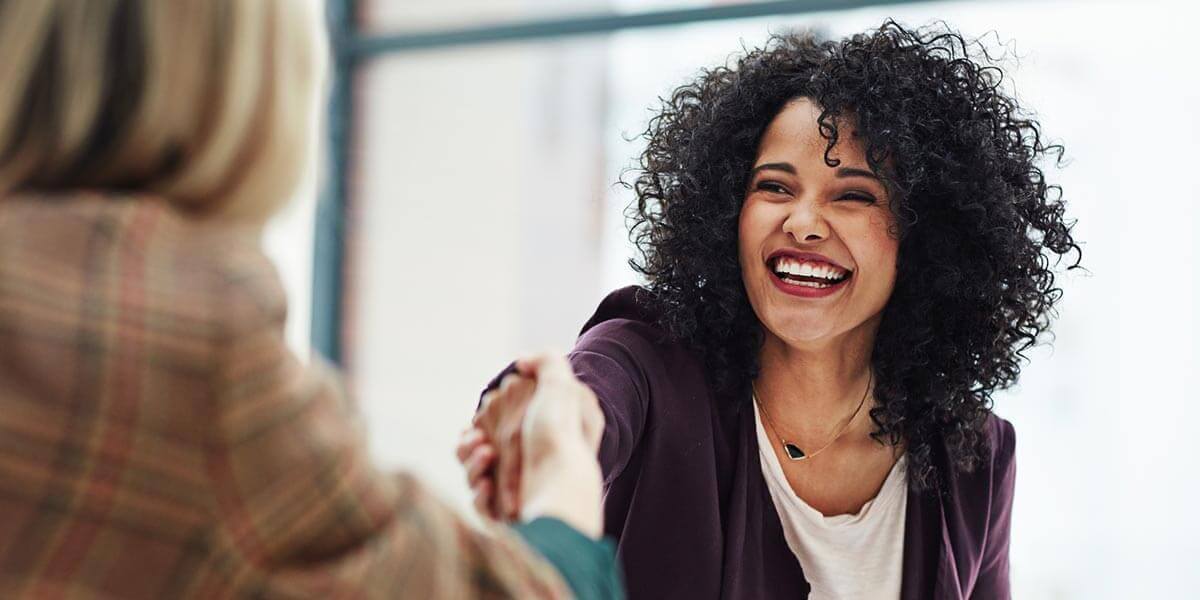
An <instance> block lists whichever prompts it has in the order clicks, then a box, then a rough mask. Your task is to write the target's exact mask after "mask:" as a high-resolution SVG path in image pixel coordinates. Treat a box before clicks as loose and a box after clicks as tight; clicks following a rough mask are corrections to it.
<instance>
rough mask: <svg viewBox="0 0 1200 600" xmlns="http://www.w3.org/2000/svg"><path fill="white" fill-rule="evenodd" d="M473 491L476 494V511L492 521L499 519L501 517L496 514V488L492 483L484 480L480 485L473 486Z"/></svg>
mask: <svg viewBox="0 0 1200 600" xmlns="http://www.w3.org/2000/svg"><path fill="white" fill-rule="evenodd" d="M471 489H472V490H473V491H474V492H475V498H474V503H475V510H477V511H479V514H481V515H484V516H487V517H490V518H492V519H495V518H497V517H498V516H499V515H497V514H496V509H495V502H494V500H495V487H494V484H493V483H492V481H491V480H490V479H484V480H482V481H480V482H479V484H478V485H475V486H472V487H471Z"/></svg>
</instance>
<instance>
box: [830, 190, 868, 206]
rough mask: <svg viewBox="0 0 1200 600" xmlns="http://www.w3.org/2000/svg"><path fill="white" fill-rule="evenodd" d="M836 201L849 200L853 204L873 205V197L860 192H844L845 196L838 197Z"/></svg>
mask: <svg viewBox="0 0 1200 600" xmlns="http://www.w3.org/2000/svg"><path fill="white" fill-rule="evenodd" d="M838 200H850V201H853V202H866V203H867V204H875V196H872V195H870V194H864V193H861V192H846V193H845V194H842V195H841V196H839V197H838Z"/></svg>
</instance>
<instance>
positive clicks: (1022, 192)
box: [463, 22, 1078, 599]
mask: <svg viewBox="0 0 1200 600" xmlns="http://www.w3.org/2000/svg"><path fill="white" fill-rule="evenodd" d="M1000 78H1001V72H1000V70H999V68H998V67H996V66H994V65H992V64H991V63H990V60H989V59H988V56H987V53H986V51H985V50H983V49H982V48H980V47H978V46H974V45H972V44H970V43H968V42H966V41H965V40H964V39H963V38H962V37H961V36H960V35H958V34H956V33H954V32H952V31H948V30H946V29H944V28H938V29H930V30H910V29H907V28H905V27H903V26H901V25H899V24H896V23H894V22H887V23H885V24H884V25H883V26H881V27H879V28H878V29H876V30H873V31H869V32H867V33H865V34H860V35H855V36H852V37H849V38H847V39H843V40H838V41H818V40H816V39H814V38H812V37H810V36H805V35H783V36H777V37H774V38H772V39H771V41H770V42H769V43H768V44H767V45H766V46H765V47H764V48H761V49H756V50H752V51H749V52H748V53H746V54H745V55H744V56H742V57H740V58H738V59H737V60H736V62H735V63H734V64H732V65H729V66H723V67H717V68H713V69H710V70H707V71H704V72H703V73H702V74H701V75H700V77H699V78H698V79H697V80H696V81H695V82H693V83H691V84H688V85H685V86H683V87H680V88H678V89H677V90H675V92H674V93H673V94H672V95H671V96H670V97H669V98H668V99H667V100H666V102H665V104H664V105H663V107H662V109H661V110H660V112H659V113H658V114H657V115H656V116H655V117H654V118H653V119H652V120H651V122H650V126H649V128H648V130H647V131H646V138H647V141H648V144H647V148H646V150H645V152H644V154H643V155H642V160H641V167H642V168H641V172H640V174H639V175H638V177H637V178H636V180H635V181H634V183H633V184H632V186H631V187H632V188H633V189H634V191H635V193H636V194H637V202H636V205H635V206H634V209H633V215H632V216H633V221H634V222H633V225H634V228H633V237H634V240H635V241H636V243H637V245H638V248H639V250H640V252H641V256H640V258H639V259H638V260H635V261H634V263H633V266H634V268H635V269H636V270H637V271H638V272H639V273H641V274H642V275H644V276H645V278H646V285H645V287H640V288H627V289H624V290H619V291H617V292H615V293H614V294H612V295H611V296H609V298H608V299H606V300H605V301H604V302H603V303H602V304H601V306H600V307H599V309H598V310H597V312H596V314H595V315H594V316H593V317H592V319H591V320H589V322H588V323H587V324H586V325H585V326H584V331H583V333H582V335H581V337H580V338H579V341H578V343H577V344H576V347H575V351H574V352H573V353H572V354H571V360H572V363H573V365H574V370H575V372H576V374H577V375H578V377H579V379H580V380H581V381H583V382H584V383H585V384H587V385H588V386H590V387H591V388H592V389H593V390H594V391H595V394H596V396H597V398H598V399H599V401H600V405H601V407H602V408H603V410H604V412H605V416H606V422H607V426H606V430H605V434H604V437H603V440H602V443H601V448H600V456H599V459H600V463H601V466H602V470H603V472H604V474H605V481H606V485H607V496H606V502H605V511H606V525H605V527H606V530H607V531H608V533H609V534H611V535H613V536H614V537H616V538H618V540H619V544H620V555H621V557H622V559H623V561H624V567H625V570H626V574H627V581H628V585H629V590H630V594H631V596H633V597H717V596H720V597H738V598H741V597H754V598H758V597H810V598H865V597H870V598H898V597H899V598H907V599H918V598H920V599H928V598H937V599H946V598H966V597H977V598H1005V597H1008V596H1009V595H1010V587H1009V569H1008V548H1009V529H1010V523H1011V515H1012V500H1013V480H1014V474H1015V464H1014V460H1013V456H1014V433H1013V429H1012V426H1011V425H1010V424H1009V423H1008V422H1007V421H1004V420H1003V419H1001V418H999V417H997V416H996V415H994V414H993V413H992V411H991V395H992V393H993V392H994V391H995V390H998V389H1001V388H1005V387H1008V386H1010V385H1012V384H1013V383H1015V382H1016V380H1017V378H1018V375H1019V374H1020V366H1021V364H1020V362H1019V361H1020V360H1021V359H1022V357H1023V355H1022V352H1023V351H1024V350H1025V349H1027V348H1028V347H1029V346H1030V345H1032V344H1034V343H1036V342H1037V341H1038V340H1039V338H1040V336H1041V334H1042V333H1043V332H1045V331H1046V330H1047V329H1048V327H1049V320H1050V316H1051V311H1052V308H1053V306H1054V304H1055V303H1056V301H1057V300H1058V297H1059V295H1060V294H1059V291H1058V290H1057V289H1056V288H1055V285H1054V281H1055V274H1054V271H1053V269H1052V265H1051V262H1052V261H1051V257H1055V256H1057V257H1062V256H1063V255H1068V254H1072V253H1077V252H1078V245H1077V244H1076V242H1075V240H1074V238H1073V237H1072V235H1071V231H1070V225H1069V223H1068V222H1067V221H1066V220H1065V219H1064V206H1063V204H1062V202H1061V201H1060V199H1059V194H1058V190H1057V188H1055V187H1053V186H1051V185H1048V184H1047V183H1046V182H1045V180H1044V177H1043V173H1042V171H1041V170H1040V168H1039V167H1038V164H1039V161H1041V160H1042V159H1043V158H1046V157H1047V156H1049V157H1054V156H1056V155H1057V152H1058V151H1059V149H1058V148H1057V147H1054V146H1047V145H1045V144H1044V143H1043V142H1042V139H1041V135H1040V130H1039V125H1038V123H1036V122H1035V121H1032V120H1030V119H1028V118H1026V117H1024V116H1022V115H1023V114H1024V113H1023V112H1022V111H1021V109H1020V108H1019V107H1018V105H1017V103H1016V101H1015V100H1014V99H1012V98H1011V97H1009V96H1007V95H1005V94H1004V92H1003V91H1002V90H1001V89H1000V86H999V82H1000ZM1075 262H1076V263H1077V260H1076V261H1075ZM519 416H520V415H519V414H514V415H513V416H512V417H511V418H514V419H515V418H519ZM484 433H488V432H486V431H485V432H484ZM471 440H472V441H471V444H470V445H473V446H474V447H475V449H476V450H477V451H479V452H480V454H478V455H476V456H484V455H486V456H494V455H495V453H494V452H492V451H491V450H490V449H489V450H480V449H481V448H482V449H488V448H491V447H492V446H498V447H499V454H500V456H505V455H506V454H507V453H511V452H512V451H513V450H512V449H513V448H514V447H515V446H514V441H513V440H511V439H498V438H486V437H484V438H481V437H479V436H478V435H476V436H475V437H473V438H471ZM464 450H465V452H464V454H463V455H464V456H469V455H470V454H471V452H470V450H471V449H470V448H465V449H464ZM487 460H488V459H482V458H481V459H479V460H474V461H468V462H469V463H470V464H469V465H468V466H469V473H470V479H471V480H472V487H473V488H475V489H476V490H477V491H480V492H481V494H480V505H481V507H482V508H484V509H491V508H493V507H494V508H495V509H496V510H497V512H499V513H508V514H511V513H512V511H513V510H514V508H515V507H514V506H512V505H511V504H512V502H513V501H514V500H513V498H512V497H511V496H508V495H506V494H504V493H501V494H500V497H499V503H498V504H495V505H493V504H492V502H491V498H490V497H489V494H488V493H486V491H488V490H492V489H499V490H502V491H503V490H507V489H510V488H511V486H513V485H514V484H513V483H512V482H511V481H508V475H507V470H506V469H505V467H504V465H505V464H509V463H512V461H511V460H509V461H504V460H501V461H500V468H499V469H498V470H497V471H495V472H494V479H495V481H493V475H492V474H491V472H490V471H489V469H488V466H487V465H486V464H481V463H485V462H487ZM496 486H498V487H496Z"/></svg>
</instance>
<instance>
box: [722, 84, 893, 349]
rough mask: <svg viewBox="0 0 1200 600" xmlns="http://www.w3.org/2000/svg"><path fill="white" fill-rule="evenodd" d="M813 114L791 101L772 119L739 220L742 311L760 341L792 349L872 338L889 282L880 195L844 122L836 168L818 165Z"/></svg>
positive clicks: (820, 147) (819, 142) (886, 215)
mask: <svg viewBox="0 0 1200 600" xmlns="http://www.w3.org/2000/svg"><path fill="white" fill-rule="evenodd" d="M820 112H821V111H820V109H819V108H818V107H817V106H816V105H814V104H813V103H812V102H811V101H809V100H807V99H801V100H795V101H793V102H790V103H788V104H787V106H786V107H784V109H783V110H782V111H780V112H779V114H778V115H776V116H775V119H774V120H773V121H771V124H770V125H769V126H768V127H767V130H766V132H765V133H764V134H763V137H762V140H761V142H760V143H759V148H758V156H757V157H756V159H755V162H754V170H753V172H752V174H751V177H750V183H749V185H748V187H747V189H746V200H745V203H744V204H743V205H742V212H741V216H740V218H739V221H738V254H739V260H740V262H741V268H742V282H743V285H745V287H746V293H747V295H748V296H749V298H750V304H751V305H752V306H753V307H754V312H755V313H756V314H757V315H758V318H759V320H760V321H761V322H762V323H763V325H764V326H765V327H766V329H767V332H766V333H767V336H768V338H770V337H775V338H778V339H780V340H782V341H783V342H785V343H786V344H788V345H789V346H792V347H797V348H812V347H818V346H821V345H823V344H825V343H827V342H830V341H833V340H836V339H837V338H839V337H840V336H843V335H844V334H847V333H851V332H858V333H870V334H871V335H873V333H874V331H875V330H876V329H877V327H878V323H879V319H880V315H881V314H882V312H883V308H884V306H885V305H886V304H887V301H888V298H889V297H890V296H891V294H892V288H893V287H894V285H895V281H896V251H897V249H898V247H899V240H898V239H897V238H896V237H894V236H893V235H892V233H891V229H892V225H893V223H894V218H893V216H892V213H891V211H890V209H889V208H888V197H887V191H886V189H885V188H884V185H883V184H882V182H881V181H880V180H879V179H878V178H877V177H876V176H875V175H873V174H872V173H871V170H870V168H869V167H868V165H867V160H866V156H865V154H864V151H863V147H862V146H861V145H860V143H859V141H858V139H857V137H856V136H855V134H854V130H853V128H852V127H851V126H850V125H849V124H848V123H845V122H839V123H838V132H839V134H840V135H839V140H838V143H837V145H836V146H835V147H834V148H833V151H832V152H830V157H831V158H835V159H838V160H840V161H841V162H840V164H838V166H836V167H830V166H829V165H827V164H826V163H825V148H826V145H827V143H828V141H827V140H826V139H825V138H823V137H821V135H820V132H819V130H818V128H817V117H818V116H819V115H820Z"/></svg>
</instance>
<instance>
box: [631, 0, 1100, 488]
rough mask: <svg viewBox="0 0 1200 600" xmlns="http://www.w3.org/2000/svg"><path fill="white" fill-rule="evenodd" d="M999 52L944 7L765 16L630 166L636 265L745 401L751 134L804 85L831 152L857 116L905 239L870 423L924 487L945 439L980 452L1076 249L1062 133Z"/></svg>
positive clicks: (661, 115)
mask: <svg viewBox="0 0 1200 600" xmlns="http://www.w3.org/2000/svg"><path fill="white" fill-rule="evenodd" d="M1002 60H1003V58H996V57H994V56H993V55H992V54H991V53H989V51H988V49H987V47H986V46H985V45H984V44H982V43H980V42H978V41H968V40H966V39H964V38H963V36H962V35H960V34H958V33H955V32H954V31H953V30H951V29H950V28H949V27H948V26H946V25H945V24H939V25H936V26H930V27H926V28H922V29H910V28H906V27H904V26H902V25H900V24H898V23H896V22H894V21H890V20H889V21H887V22H885V23H884V24H883V25H882V26H880V27H879V28H878V29H876V30H873V31H869V32H867V33H863V34H858V35H854V36H851V37H849V38H846V39H843V40H837V41H828V40H826V41H821V40H818V39H816V38H814V37H813V36H812V35H808V34H801V33H789V34H780V35H774V36H772V37H771V39H770V40H769V41H768V43H767V44H766V45H765V46H764V47H762V48H760V49H754V50H748V51H745V52H743V53H742V54H741V55H739V56H738V57H736V59H734V60H732V64H727V65H725V66H720V67H716V68H712V69H708V70H704V71H702V72H701V73H700V75H699V76H698V77H697V78H696V80H695V81H693V82H692V83H689V84H686V85H684V86H682V87H679V88H678V89H676V90H674V92H673V93H672V94H671V95H670V96H669V97H668V98H664V99H663V100H662V103H663V106H662V108H661V110H660V111H659V112H658V113H657V114H656V115H655V116H654V117H653V118H652V119H651V120H650V122H649V125H648V126H647V128H646V130H645V132H644V133H643V134H642V136H643V137H644V138H645V139H646V141H647V147H646V149H645V151H644V152H643V153H642V155H641V158H640V165H639V167H640V168H639V169H638V170H637V177H636V179H635V180H634V182H633V183H632V184H628V185H629V186H630V187H632V189H633V191H634V193H635V195H636V201H635V202H634V204H633V205H631V207H630V211H629V217H630V219H631V239H632V241H633V242H634V243H635V244H636V246H637V248H638V250H639V252H638V255H639V257H638V258H635V259H633V260H631V261H630V264H631V265H632V266H633V268H634V269H635V270H636V271H637V272H639V273H640V274H641V275H643V276H644V277H645V279H646V287H647V288H648V290H649V291H650V293H649V294H646V295H645V296H644V297H645V298H646V302H648V303H649V304H651V305H652V308H653V309H654V311H655V313H656V314H658V315H659V317H658V318H659V325H660V326H661V327H662V328H663V329H664V330H665V331H666V332H667V334H668V335H670V336H671V337H672V338H674V339H676V340H679V341H681V342H684V343H686V344H688V345H690V346H691V347H692V348H694V349H695V351H697V352H698V353H699V354H700V355H701V356H702V358H703V360H704V362H705V365H706V367H707V369H708V371H709V376H710V377H711V383H712V385H714V386H715V387H716V388H717V389H718V390H719V391H720V392H722V393H723V394H728V395H729V396H730V397H733V398H738V399H739V401H742V400H743V399H748V398H749V394H748V390H747V388H748V386H749V383H750V381H751V380H752V379H753V378H754V377H756V376H757V374H758V369H759V365H758V355H759V351H760V349H761V347H762V343H763V339H764V334H763V331H762V326H761V324H760V323H759V321H758V319H757V317H756V316H755V314H754V311H753V309H752V308H751V306H750V302H749V300H748V298H747V295H746V291H745V289H744V287H743V283H742V277H741V271H740V267H739V264H738V216H739V213H740V211H741V207H742V202H743V201H744V199H745V190H746V185H747V181H748V177H749V175H750V171H751V168H752V167H753V164H754V162H753V161H754V160H755V158H756V151H757V148H758V143H759V139H760V137H761V136H762V134H763V132H764V130H765V129H766V127H767V125H768V124H769V123H770V122H771V120H772V119H773V118H774V117H775V116H776V114H778V113H779V112H780V110H782V108H783V107H784V106H785V105H786V104H787V103H788V102H789V101H791V100H794V99H798V98H808V99H810V100H811V101H812V102H814V104H816V105H817V106H819V107H820V108H821V111H822V112H821V115H820V117H819V119H818V127H819V130H820V132H821V135H822V136H823V137H825V138H826V139H827V140H828V146H827V148H826V153H825V160H826V162H827V163H828V164H829V165H830V166H836V160H834V159H831V158H830V154H829V152H830V150H832V148H833V146H834V145H835V144H836V143H837V140H838V122H839V120H841V119H849V120H850V122H852V123H853V124H854V126H855V128H856V130H857V134H858V136H860V138H861V141H862V142H863V143H864V147H865V149H866V158H867V161H868V163H869V165H870V166H871V168H872V169H873V170H874V171H875V172H876V173H877V174H879V175H880V176H881V178H882V179H883V180H884V182H885V184H886V185H887V187H888V190H889V195H890V197H891V207H892V210H893V212H894V213H895V215H896V220H897V224H898V225H897V228H896V231H895V232H894V233H895V234H896V235H897V236H898V237H899V240H900V248H899V255H898V258H897V260H898V264H897V268H898V271H897V279H896V285H895V289H894V291H893V293H892V296H891V298H890V299H889V301H888V304H887V306H886V308H885V309H884V314H883V318H882V322H881V324H880V327H879V331H878V335H877V338H876V341H875V347H874V351H873V354H872V363H873V368H874V372H875V378H876V387H875V396H876V399H877V402H878V405H877V406H876V408H875V409H873V410H872V411H871V418H872V419H873V421H874V424H875V426H876V429H875V431H874V433H873V436H874V437H875V439H876V440H877V441H880V442H881V443H883V442H886V443H891V444H895V443H899V442H901V441H903V442H904V443H905V444H906V446H907V453H908V456H909V463H910V470H909V474H910V479H911V482H912V485H914V486H915V487H917V488H918V489H922V488H927V487H929V486H931V485H934V484H936V483H937V482H938V481H940V477H941V476H945V475H947V474H948V473H939V471H938V469H937V467H936V465H935V461H934V460H933V454H934V453H935V452H937V451H938V450H937V448H938V447H939V445H941V444H944V447H945V448H946V449H947V450H946V451H947V452H948V453H949V457H948V458H949V464H950V465H951V466H952V468H957V469H960V470H962V471H971V470H973V469H974V468H975V466H976V465H977V464H978V463H979V461H980V460H981V458H982V457H983V456H984V453H985V451H986V449H987V438H986V437H985V436H984V434H983V428H984V426H985V423H986V420H987V416H988V413H989V412H990V410H991V405H992V398H991V396H992V393H993V392H994V391H995V390H997V389H1004V388H1006V387H1009V386H1011V385H1012V384H1014V383H1015V382H1016V380H1017V377H1018V376H1019V374H1020V371H1021V366H1022V363H1023V362H1024V361H1025V360H1026V356H1025V354H1024V351H1025V350H1027V349H1028V348H1030V347H1031V346H1033V345H1034V344H1035V343H1037V342H1038V340H1039V338H1040V337H1041V336H1042V334H1043V333H1045V332H1046V331H1048V329H1049V326H1050V319H1051V317H1053V316H1054V314H1055V312H1054V305H1055V303H1056V302H1057V301H1058V300H1059V298H1060V296H1061V294H1062V292H1061V290H1060V289H1059V288H1057V287H1056V286H1055V275H1054V271H1053V267H1054V266H1056V265H1058V264H1061V263H1062V260H1063V258H1064V256H1065V255H1067V254H1070V253H1072V252H1073V253H1074V254H1075V257H1074V260H1073V261H1069V259H1068V261H1069V268H1076V267H1078V266H1079V261H1080V259H1081V257H1082V254H1081V252H1080V248H1079V245H1078V244H1077V243H1076V241H1075V240H1074V238H1073V237H1072V235H1071V228H1072V225H1073V223H1072V222H1069V221H1068V220H1066V219H1065V218H1064V204H1063V202H1062V194H1061V189H1060V188H1059V187H1058V186H1055V185H1049V184H1048V183H1047V182H1046V180H1045V177H1044V175H1043V172H1042V169H1041V168H1040V167H1039V164H1040V163H1041V162H1042V161H1043V160H1046V159H1048V158H1052V159H1053V160H1054V161H1055V163H1056V164H1057V163H1058V162H1061V160H1062V155H1063V148H1062V146H1060V145H1057V144H1050V143H1047V142H1046V141H1045V140H1044V137H1043V135H1042V133H1041V127H1040V125H1039V124H1038V122H1037V121H1036V120H1034V119H1033V118H1032V117H1030V116H1029V115H1028V114H1027V113H1026V112H1025V111H1023V110H1022V109H1021V108H1020V107H1019V106H1018V104H1017V102H1016V100H1015V99H1014V98H1013V97H1012V96H1010V95H1008V94H1007V93H1006V92H1005V91H1004V90H1003V89H1001V81H1002V78H1003V72H1002V71H1001V69H1000V68H999V66H997V64H999V63H1000V62H1001V61H1002ZM1051 255H1057V256H1056V257H1055V259H1054V261H1053V264H1052V261H1051Z"/></svg>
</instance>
